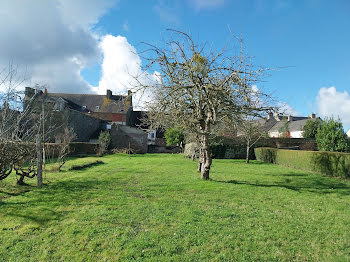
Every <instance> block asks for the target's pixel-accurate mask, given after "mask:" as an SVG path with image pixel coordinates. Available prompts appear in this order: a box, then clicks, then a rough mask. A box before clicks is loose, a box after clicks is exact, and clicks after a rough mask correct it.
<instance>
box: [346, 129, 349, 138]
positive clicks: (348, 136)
mask: <svg viewBox="0 0 350 262" xmlns="http://www.w3.org/2000/svg"><path fill="white" fill-rule="evenodd" d="M346 134H347V136H348V137H350V128H349V130H348V132H346Z"/></svg>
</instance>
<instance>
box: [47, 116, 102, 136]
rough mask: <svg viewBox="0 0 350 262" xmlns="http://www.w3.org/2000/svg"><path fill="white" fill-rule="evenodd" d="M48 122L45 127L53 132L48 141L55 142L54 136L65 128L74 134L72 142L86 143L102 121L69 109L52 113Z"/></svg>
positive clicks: (99, 127) (98, 128)
mask: <svg viewBox="0 0 350 262" xmlns="http://www.w3.org/2000/svg"><path fill="white" fill-rule="evenodd" d="M49 121H50V122H48V123H47V125H46V126H47V127H50V129H52V130H53V132H52V134H50V139H49V140H50V141H51V142H55V135H56V134H58V133H63V129H64V128H65V127H67V126H68V127H70V128H72V129H73V131H74V133H75V134H76V138H75V139H74V141H76V142H88V141H89V139H90V137H91V136H92V135H93V134H94V133H96V132H98V131H99V130H101V126H103V121H102V120H100V119H97V118H94V117H91V116H89V115H86V114H84V113H81V112H79V111H75V110H71V109H65V110H64V111H56V112H52V114H51V116H50V120H49Z"/></svg>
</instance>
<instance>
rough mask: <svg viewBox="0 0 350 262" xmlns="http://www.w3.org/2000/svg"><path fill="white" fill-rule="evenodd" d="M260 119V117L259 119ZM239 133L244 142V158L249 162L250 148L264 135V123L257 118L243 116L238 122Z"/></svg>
mask: <svg viewBox="0 0 350 262" xmlns="http://www.w3.org/2000/svg"><path fill="white" fill-rule="evenodd" d="M261 120H262V119H261ZM239 133H240V135H241V137H243V138H244V140H245V142H246V158H245V161H246V163H247V164H249V160H250V154H249V152H250V149H251V148H252V147H253V146H254V145H255V144H256V143H257V142H258V141H259V140H260V139H261V138H262V137H264V136H266V130H265V128H264V124H263V123H261V122H259V120H258V119H251V118H245V119H243V120H242V121H241V122H240V124H239Z"/></svg>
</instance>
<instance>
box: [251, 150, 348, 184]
mask: <svg viewBox="0 0 350 262" xmlns="http://www.w3.org/2000/svg"><path fill="white" fill-rule="evenodd" d="M255 155H256V158H257V160H260V161H263V162H266V163H274V164H279V165H283V166H288V167H292V168H297V169H302V170H305V171H312V172H318V173H321V174H325V175H328V176H334V177H342V178H350V154H348V153H339V152H318V151H299V150H286V149H276V148H267V147H265V148H264V147H260V148H255Z"/></svg>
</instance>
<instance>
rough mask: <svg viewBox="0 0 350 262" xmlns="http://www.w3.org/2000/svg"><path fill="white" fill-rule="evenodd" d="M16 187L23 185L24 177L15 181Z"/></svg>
mask: <svg viewBox="0 0 350 262" xmlns="http://www.w3.org/2000/svg"><path fill="white" fill-rule="evenodd" d="M17 185H21V186H23V185H24V176H20V177H19V179H18V180H17Z"/></svg>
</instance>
